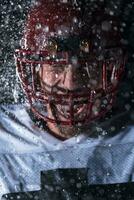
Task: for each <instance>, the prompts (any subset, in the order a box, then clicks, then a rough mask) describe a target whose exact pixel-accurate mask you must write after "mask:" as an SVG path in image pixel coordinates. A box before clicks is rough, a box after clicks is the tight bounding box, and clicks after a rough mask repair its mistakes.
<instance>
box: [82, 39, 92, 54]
mask: <svg viewBox="0 0 134 200" xmlns="http://www.w3.org/2000/svg"><path fill="white" fill-rule="evenodd" d="M80 50H81V51H83V52H85V53H89V50H90V44H89V41H87V40H82V41H81V42H80Z"/></svg>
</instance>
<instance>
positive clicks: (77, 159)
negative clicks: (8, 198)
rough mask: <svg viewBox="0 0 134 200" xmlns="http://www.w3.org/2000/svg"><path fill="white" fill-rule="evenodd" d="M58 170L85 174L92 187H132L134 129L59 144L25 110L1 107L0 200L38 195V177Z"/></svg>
mask: <svg viewBox="0 0 134 200" xmlns="http://www.w3.org/2000/svg"><path fill="white" fill-rule="evenodd" d="M60 168H86V169H87V177H88V183H89V184H110V183H122V182H128V181H134V126H128V127H127V128H126V129H124V130H122V131H121V132H120V133H118V134H116V135H114V136H111V137H105V134H104V135H103V134H102V136H98V137H94V138H93V137H88V136H87V135H79V136H77V137H73V138H71V139H68V140H66V141H60V140H59V139H57V138H55V137H53V136H52V135H50V134H49V133H47V132H44V131H43V130H41V129H40V128H38V127H36V126H35V125H34V123H33V121H32V120H31V118H30V117H29V114H28V112H27V109H25V107H24V106H23V105H14V106H1V108H0V198H1V196H2V195H3V194H6V193H10V192H22V191H33V190H40V189H41V188H40V184H41V182H40V172H41V171H45V170H51V169H60Z"/></svg>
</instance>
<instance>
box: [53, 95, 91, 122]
mask: <svg viewBox="0 0 134 200" xmlns="http://www.w3.org/2000/svg"><path fill="white" fill-rule="evenodd" d="M87 107H88V100H87V99H83V100H82V99H81V100H79V101H77V102H74V105H72V106H71V105H57V106H56V110H57V114H58V116H61V117H63V118H65V119H70V118H71V117H73V118H74V119H77V120H78V119H81V118H83V117H84V116H85V115H86V113H87Z"/></svg>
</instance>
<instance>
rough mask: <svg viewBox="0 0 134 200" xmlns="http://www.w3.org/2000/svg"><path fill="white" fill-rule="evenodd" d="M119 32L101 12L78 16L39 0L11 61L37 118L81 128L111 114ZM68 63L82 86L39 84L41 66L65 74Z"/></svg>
mask: <svg viewBox="0 0 134 200" xmlns="http://www.w3.org/2000/svg"><path fill="white" fill-rule="evenodd" d="M120 29H121V27H120V23H119V21H118V20H117V18H116V17H114V16H110V15H109V14H107V13H105V12H102V11H97V12H93V13H90V12H86V13H83V12H81V9H80V8H79V7H77V6H76V5H72V4H71V3H70V2H68V1H60V0H59V1H58V0H56V1H52V0H50V1H49V2H46V1H45V0H44V1H43V0H41V1H40V2H39V3H38V5H35V7H34V8H32V9H31V11H30V12H29V14H28V18H27V20H26V26H25V29H24V34H23V38H22V40H21V48H20V49H17V50H16V52H15V59H16V65H17V70H18V74H19V78H20V81H21V84H22V87H23V89H24V91H25V93H26V95H27V98H28V101H29V103H30V106H31V109H32V111H33V113H35V115H36V116H37V117H38V118H41V119H43V120H44V121H45V122H51V123H57V124H62V125H67V126H73V125H78V126H79V125H80V126H81V125H82V124H89V123H90V122H91V121H92V120H95V119H98V118H100V117H102V116H104V115H105V114H106V113H107V112H108V111H109V110H111V108H112V106H113V104H114V101H115V97H116V93H117V89H118V85H119V82H120V79H121V77H122V74H123V71H124V65H125V60H126V53H125V48H124V45H123V43H122V37H121V31H120ZM70 63H71V64H72V65H73V66H74V67H76V66H77V67H78V70H79V71H80V72H79V73H81V78H82V79H83V83H84V81H85V83H84V84H83V87H81V88H78V89H77V90H76V89H75V90H62V89H64V88H60V87H58V81H60V80H59V79H58V81H57V84H55V85H53V86H47V85H45V86H44V87H43V86H42V83H41V81H40V78H39V74H40V71H41V69H42V68H43V66H44V65H50V66H52V67H53V68H54V69H55V68H58V67H59V66H60V70H62V68H63V70H65V68H67V66H69V65H70ZM55 76H56V75H55ZM57 76H58V74H57ZM44 84H45V83H44ZM47 105H51V108H52V110H53V113H54V114H53V116H49V114H48V112H47ZM78 113H82V115H79V116H78ZM59 115H60V116H62V117H59Z"/></svg>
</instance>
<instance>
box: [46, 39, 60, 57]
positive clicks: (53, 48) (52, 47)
mask: <svg viewBox="0 0 134 200" xmlns="http://www.w3.org/2000/svg"><path fill="white" fill-rule="evenodd" d="M44 47H45V49H46V50H47V51H48V52H50V53H54V54H55V53H56V52H57V48H58V45H57V42H56V41H55V40H52V39H51V40H48V41H46V42H45V44H44Z"/></svg>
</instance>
